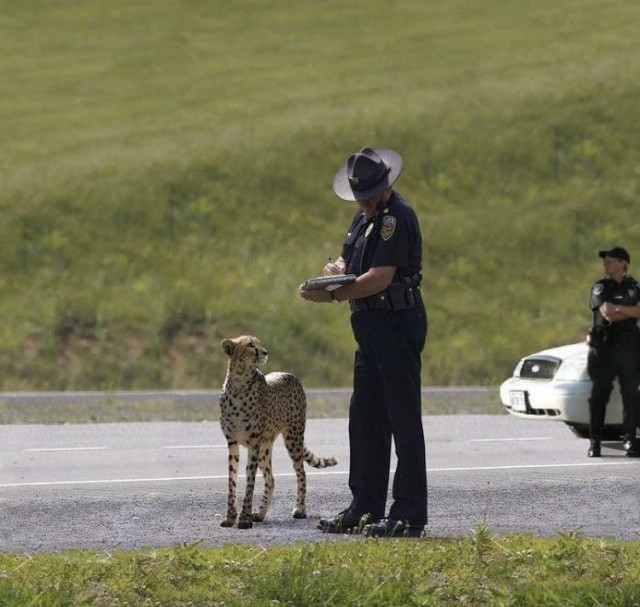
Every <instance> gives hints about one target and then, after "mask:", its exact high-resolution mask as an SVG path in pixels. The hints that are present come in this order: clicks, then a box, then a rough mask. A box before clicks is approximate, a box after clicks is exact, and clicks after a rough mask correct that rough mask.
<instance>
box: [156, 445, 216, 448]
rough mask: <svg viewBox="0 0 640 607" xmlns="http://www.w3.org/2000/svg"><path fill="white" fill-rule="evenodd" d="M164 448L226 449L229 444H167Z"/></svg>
mask: <svg viewBox="0 0 640 607" xmlns="http://www.w3.org/2000/svg"><path fill="white" fill-rule="evenodd" d="M162 448H163V449H226V448H227V445H166V446H164V447H162Z"/></svg>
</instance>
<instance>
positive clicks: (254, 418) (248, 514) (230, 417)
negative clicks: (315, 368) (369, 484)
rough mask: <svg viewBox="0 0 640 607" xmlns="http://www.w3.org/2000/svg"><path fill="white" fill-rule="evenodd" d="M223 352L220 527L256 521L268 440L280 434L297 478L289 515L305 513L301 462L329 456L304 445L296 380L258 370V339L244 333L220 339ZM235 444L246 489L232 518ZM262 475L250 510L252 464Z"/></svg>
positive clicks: (324, 461) (317, 462)
mask: <svg viewBox="0 0 640 607" xmlns="http://www.w3.org/2000/svg"><path fill="white" fill-rule="evenodd" d="M220 345H221V346H222V349H223V350H224V352H225V353H226V355H227V356H228V357H229V362H228V366H227V376H226V378H225V380H224V385H223V387H222V392H221V395H220V425H221V427H222V431H223V432H224V435H225V437H226V439H227V444H228V446H229V497H228V503H227V518H226V519H225V520H224V521H223V522H222V526H223V527H231V526H233V524H234V523H235V522H236V519H238V528H240V529H248V528H250V527H251V526H252V524H253V521H262V520H264V517H265V516H266V514H267V510H268V508H269V504H270V503H271V499H272V496H273V489H274V479H273V472H272V468H271V456H272V452H273V443H274V441H275V439H276V438H277V437H278V435H279V434H282V437H283V439H284V444H285V446H286V448H287V451H288V452H289V456H290V457H291V459H292V461H293V467H294V470H295V473H296V478H297V486H298V491H297V500H296V507H295V508H294V510H293V513H292V514H293V517H294V518H306V511H305V496H306V491H307V481H306V475H305V471H304V465H303V462H307V463H308V464H309V465H311V466H313V467H314V468H326V467H327V466H335V465H336V464H337V463H338V460H337V459H335V458H321V457H317V456H316V455H314V454H313V453H311V452H310V451H309V450H308V449H307V448H306V446H305V445H304V430H305V422H306V412H307V400H306V396H305V393H304V390H303V388H302V385H301V384H300V381H299V380H298V379H297V378H296V377H295V376H293V375H291V374H290V373H268V374H267V375H263V374H262V372H261V371H260V370H258V369H257V368H256V365H259V364H262V363H265V362H266V361H267V356H268V353H267V351H266V350H265V349H264V348H263V347H262V345H261V344H260V341H259V340H258V339H257V338H255V337H253V336H249V335H243V336H240V337H237V338H235V339H225V340H223V341H222V343H221V344H220ZM240 445H242V446H244V447H246V448H247V449H248V456H247V470H246V476H247V480H246V490H245V497H244V501H243V503H242V511H241V512H240V516H239V517H238V501H237V496H236V493H237V480H238V467H239V463H240ZM258 467H259V468H260V470H261V472H262V475H263V477H264V495H263V497H262V503H261V504H260V509H259V510H258V512H254V513H252V502H253V492H254V487H255V480H256V472H257V468H258Z"/></svg>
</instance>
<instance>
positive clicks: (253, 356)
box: [220, 335, 269, 365]
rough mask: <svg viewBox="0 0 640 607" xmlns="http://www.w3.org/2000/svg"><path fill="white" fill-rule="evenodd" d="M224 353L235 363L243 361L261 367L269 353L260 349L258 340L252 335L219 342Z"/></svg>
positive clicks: (260, 345)
mask: <svg viewBox="0 0 640 607" xmlns="http://www.w3.org/2000/svg"><path fill="white" fill-rule="evenodd" d="M220 345H221V346H222V349H223V350H224V353H225V354H226V355H227V356H228V357H229V358H231V359H232V360H236V361H240V360H242V361H245V362H249V363H251V364H254V365H263V364H264V363H266V362H267V359H268V358H269V353H268V352H267V350H266V349H265V348H263V347H262V344H261V343H260V340H259V339H258V338H257V337H253V335H241V336H240V337H236V338H234V339H223V340H222V341H221V342H220Z"/></svg>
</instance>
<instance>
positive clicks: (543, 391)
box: [500, 342, 622, 439]
mask: <svg viewBox="0 0 640 607" xmlns="http://www.w3.org/2000/svg"><path fill="white" fill-rule="evenodd" d="M588 351H589V348H588V346H587V344H586V343H584V342H582V343H577V344H570V345H567V346H560V347H558V348H550V349H548V350H542V351H541V352H536V353H535V354H531V355H529V356H525V357H524V358H523V359H521V360H520V362H519V363H518V364H517V365H516V368H515V370H514V372H513V376H512V377H510V378H509V379H507V380H506V381H505V382H503V383H502V384H501V386H500V400H501V401H502V404H503V405H504V407H505V409H506V410H507V411H508V412H509V413H510V414H511V415H515V416H516V417H521V418H525V419H546V420H557V421H560V422H564V423H565V424H567V425H568V426H569V427H570V428H571V429H572V430H573V431H574V433H575V434H576V435H577V436H580V437H582V438H588V436H589V402H588V398H589V393H590V392H591V380H590V379H589V375H588V373H587V354H588ZM604 434H605V436H604V438H608V439H618V438H620V436H621V434H622V399H621V397H620V388H619V386H618V384H617V382H616V383H615V384H614V388H613V392H612V393H611V399H610V400H609V404H608V405H607V415H606V418H605V429H604Z"/></svg>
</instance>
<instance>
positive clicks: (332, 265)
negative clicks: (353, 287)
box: [324, 260, 347, 276]
mask: <svg viewBox="0 0 640 607" xmlns="http://www.w3.org/2000/svg"><path fill="white" fill-rule="evenodd" d="M346 270H347V267H346V266H345V264H344V262H342V261H341V260H337V261H331V260H329V263H327V265H326V266H325V267H324V275H325V276H336V275H338V274H344V273H345V272H346Z"/></svg>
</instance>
